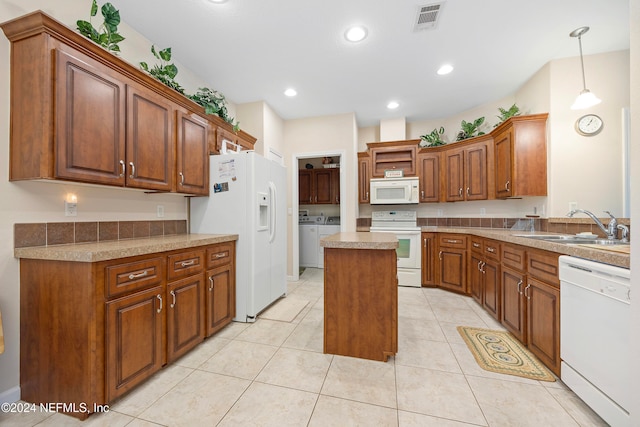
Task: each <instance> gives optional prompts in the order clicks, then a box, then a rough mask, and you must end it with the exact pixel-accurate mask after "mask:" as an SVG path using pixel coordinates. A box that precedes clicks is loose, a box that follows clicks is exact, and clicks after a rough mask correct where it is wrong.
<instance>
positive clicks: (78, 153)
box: [2, 11, 255, 195]
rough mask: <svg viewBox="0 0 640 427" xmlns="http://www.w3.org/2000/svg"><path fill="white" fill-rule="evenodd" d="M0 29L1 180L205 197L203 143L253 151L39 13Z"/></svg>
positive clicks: (249, 142)
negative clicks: (4, 116) (2, 99)
mask: <svg viewBox="0 0 640 427" xmlns="http://www.w3.org/2000/svg"><path fill="white" fill-rule="evenodd" d="M2 29H3V31H4V33H5V34H6V36H7V38H8V39H9V40H10V41H11V82H10V85H11V90H10V93H11V126H10V148H9V163H10V166H9V179H10V180H11V181H16V180H27V179H54V180H58V179H59V180H68V181H75V182H82V183H91V184H100V185H110V186H120V187H122V186H127V187H130V188H137V189H142V190H150V191H153V192H169V191H176V192H181V193H185V194H194V195H207V194H208V193H209V190H208V185H207V180H208V158H207V152H208V151H209V149H210V147H209V146H210V145H211V142H212V141H213V137H214V136H219V137H220V138H224V137H226V136H228V135H229V134H230V135H232V136H234V138H235V139H234V140H235V141H236V142H237V143H239V144H240V145H242V146H243V147H245V148H253V144H254V143H255V138H253V137H251V136H250V135H248V134H246V133H244V132H243V131H238V132H236V133H234V132H232V131H231V125H229V124H228V123H226V122H224V121H223V120H222V119H220V118H219V117H218V116H214V115H206V114H205V112H204V109H203V108H202V107H201V106H199V105H197V104H195V103H194V102H193V101H191V100H190V99H188V98H187V97H185V96H183V95H181V94H179V93H178V92H176V91H174V90H172V89H169V88H168V87H166V86H165V85H163V84H162V83H160V82H159V81H157V80H156V79H154V78H153V77H151V76H150V75H148V74H147V73H144V72H143V71H141V70H140V69H139V68H138V67H137V66H134V65H132V64H129V63H128V62H126V61H123V60H122V59H120V58H119V57H117V56H115V55H113V54H112V53H110V52H107V51H106V50H105V49H103V48H101V47H100V46H98V45H96V44H95V43H92V42H91V41H89V40H88V39H86V38H85V37H84V36H82V35H80V34H79V33H77V32H76V31H73V30H71V29H70V28H68V27H65V26H64V25H62V24H61V23H59V22H58V21H56V20H54V19H53V18H51V17H50V16H48V15H46V14H45V13H43V12H41V11H36V12H33V13H30V14H28V15H25V16H23V17H22V18H18V19H14V20H11V21H8V22H5V23H4V24H2ZM176 112H178V113H177V114H176ZM196 116H199V119H198V118H196ZM205 117H206V118H205ZM205 124H206V125H205ZM205 141H206V142H205ZM203 146H204V147H205V148H204V150H203ZM176 156H177V158H176Z"/></svg>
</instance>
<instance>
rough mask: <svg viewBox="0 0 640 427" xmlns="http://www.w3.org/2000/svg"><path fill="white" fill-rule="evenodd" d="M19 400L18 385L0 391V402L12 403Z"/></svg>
mask: <svg viewBox="0 0 640 427" xmlns="http://www.w3.org/2000/svg"><path fill="white" fill-rule="evenodd" d="M18 400H20V386H19V385H17V386H15V387H12V388H10V389H9V390H6V391H3V392H2V393H0V403H13V402H17V401H18Z"/></svg>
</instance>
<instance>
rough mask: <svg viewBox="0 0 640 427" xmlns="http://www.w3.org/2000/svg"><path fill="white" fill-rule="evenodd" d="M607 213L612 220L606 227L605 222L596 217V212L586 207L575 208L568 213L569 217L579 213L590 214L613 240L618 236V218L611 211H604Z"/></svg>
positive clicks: (608, 237)
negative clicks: (585, 208) (593, 212)
mask: <svg viewBox="0 0 640 427" xmlns="http://www.w3.org/2000/svg"><path fill="white" fill-rule="evenodd" d="M604 212H605V213H606V214H608V215H609V216H610V217H611V221H609V225H607V226H606V227H605V226H604V224H603V223H602V222H601V221H600V220H599V219H598V217H596V216H595V215H594V214H592V213H591V212H589V211H586V210H584V209H574V210H572V211H571V212H569V213H568V214H567V216H568V217H569V218H572V217H573V216H574V215H575V214H577V213H583V214H585V215H587V216H589V217H590V218H591V219H592V220H593V221H594V222H595V223H596V225H597V226H598V227H600V229H601V230H602V232H603V233H604V234H606V236H607V239H609V240H613V239H615V238H616V237H617V234H618V220H617V219H616V217H615V216H613V215H611V212H609V211H604Z"/></svg>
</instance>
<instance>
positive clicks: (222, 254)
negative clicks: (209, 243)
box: [215, 252, 227, 258]
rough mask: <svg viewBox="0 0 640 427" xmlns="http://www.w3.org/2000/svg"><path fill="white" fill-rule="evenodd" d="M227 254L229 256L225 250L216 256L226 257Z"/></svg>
mask: <svg viewBox="0 0 640 427" xmlns="http://www.w3.org/2000/svg"><path fill="white" fill-rule="evenodd" d="M226 256H227V254H226V253H225V252H220V253H218V254H216V256H215V257H216V258H224V257H226Z"/></svg>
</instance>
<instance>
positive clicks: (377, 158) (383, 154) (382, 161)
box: [367, 139, 419, 178]
mask: <svg viewBox="0 0 640 427" xmlns="http://www.w3.org/2000/svg"><path fill="white" fill-rule="evenodd" d="M418 142H419V140H417V139H416V140H414V141H393V142H379V143H370V144H367V146H368V147H369V151H370V152H371V177H372V178H383V177H384V172H385V171H387V170H401V171H402V172H403V175H404V176H416V175H417V174H418V173H417V165H416V164H417V159H416V155H417V150H418Z"/></svg>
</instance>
